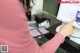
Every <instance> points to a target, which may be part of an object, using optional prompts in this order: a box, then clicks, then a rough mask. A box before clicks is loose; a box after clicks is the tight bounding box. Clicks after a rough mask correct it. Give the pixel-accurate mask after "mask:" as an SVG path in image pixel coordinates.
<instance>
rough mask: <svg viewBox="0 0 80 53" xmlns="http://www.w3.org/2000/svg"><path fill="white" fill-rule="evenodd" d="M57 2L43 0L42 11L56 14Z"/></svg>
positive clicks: (54, 0)
mask: <svg viewBox="0 0 80 53" xmlns="http://www.w3.org/2000/svg"><path fill="white" fill-rule="evenodd" d="M58 9H59V4H58V3H57V0H44V4H43V11H47V12H48V13H50V14H53V15H57V12H58Z"/></svg>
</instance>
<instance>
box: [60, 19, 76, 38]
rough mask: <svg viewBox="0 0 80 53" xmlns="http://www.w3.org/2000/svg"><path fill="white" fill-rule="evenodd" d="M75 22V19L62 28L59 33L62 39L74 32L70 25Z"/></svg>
mask: <svg viewBox="0 0 80 53" xmlns="http://www.w3.org/2000/svg"><path fill="white" fill-rule="evenodd" d="M75 20H76V18H75V19H74V20H72V21H71V22H69V23H67V24H66V25H65V26H63V27H62V29H61V30H60V31H59V33H61V34H62V35H63V36H64V37H67V36H70V35H71V34H72V33H73V31H74V27H73V25H72V24H73V22H74V21H75Z"/></svg>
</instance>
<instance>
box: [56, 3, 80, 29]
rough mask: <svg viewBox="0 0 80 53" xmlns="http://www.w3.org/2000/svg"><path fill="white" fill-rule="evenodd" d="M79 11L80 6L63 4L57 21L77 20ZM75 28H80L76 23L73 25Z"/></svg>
mask: <svg viewBox="0 0 80 53" xmlns="http://www.w3.org/2000/svg"><path fill="white" fill-rule="evenodd" d="M77 11H80V6H77V5H73V4H61V5H60V8H59V12H58V15H57V19H59V20H61V21H63V22H70V21H71V20H73V19H74V18H76V14H77ZM73 26H75V27H77V28H80V26H79V25H78V24H77V23H76V21H75V22H74V23H73Z"/></svg>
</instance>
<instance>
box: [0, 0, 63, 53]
mask: <svg viewBox="0 0 80 53" xmlns="http://www.w3.org/2000/svg"><path fill="white" fill-rule="evenodd" d="M26 21H27V19H26V15H25V11H24V9H23V6H22V4H21V3H20V2H19V0H0V45H8V47H9V49H8V53H55V51H56V50H57V48H58V47H59V46H60V44H61V43H63V42H64V37H63V36H62V34H60V33H57V34H56V35H55V37H54V38H52V39H51V40H50V41H48V42H47V43H45V44H43V45H42V46H39V45H38V44H37V42H36V41H35V40H34V39H33V38H32V36H31V35H30V33H29V28H28V24H27V25H26Z"/></svg>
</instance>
